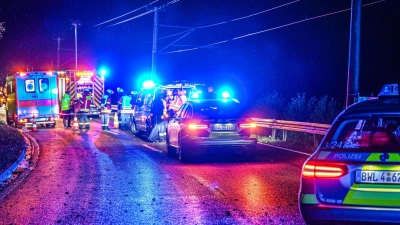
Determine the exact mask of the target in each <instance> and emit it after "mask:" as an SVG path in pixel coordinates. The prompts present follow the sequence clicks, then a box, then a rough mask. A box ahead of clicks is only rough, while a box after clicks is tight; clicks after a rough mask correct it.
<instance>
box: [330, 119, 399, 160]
mask: <svg viewBox="0 0 400 225" xmlns="http://www.w3.org/2000/svg"><path fill="white" fill-rule="evenodd" d="M332 129H333V132H331V133H330V134H329V135H328V136H327V137H326V138H325V140H324V143H322V148H323V149H329V150H339V151H343V150H349V151H354V150H362V151H397V152H400V118H399V117H378V118H360V119H349V120H344V121H343V122H341V123H340V124H339V125H337V126H335V127H333V128H332Z"/></svg>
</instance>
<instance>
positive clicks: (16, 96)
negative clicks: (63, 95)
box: [6, 71, 59, 127]
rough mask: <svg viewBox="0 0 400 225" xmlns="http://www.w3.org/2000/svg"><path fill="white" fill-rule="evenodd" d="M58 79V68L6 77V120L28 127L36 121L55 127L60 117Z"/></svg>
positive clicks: (11, 123) (12, 123)
mask: <svg viewBox="0 0 400 225" xmlns="http://www.w3.org/2000/svg"><path fill="white" fill-rule="evenodd" d="M57 78H58V74H57V72H55V71H32V72H18V73H16V74H14V75H11V76H8V77H6V89H7V105H6V114H7V123H8V124H9V125H11V126H14V127H22V126H24V125H25V126H27V127H29V126H32V123H33V121H35V122H36V123H37V124H41V125H45V126H46V127H55V125H56V119H57V117H58V116H59V101H58V98H59V97H58V95H59V94H58V87H57Z"/></svg>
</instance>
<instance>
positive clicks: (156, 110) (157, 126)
mask: <svg viewBox="0 0 400 225" xmlns="http://www.w3.org/2000/svg"><path fill="white" fill-rule="evenodd" d="M165 98H166V94H165V93H164V92H161V93H158V94H157V96H156V98H155V99H154V102H153V107H151V114H152V115H151V122H152V125H153V130H152V131H151V133H150V135H149V140H150V141H151V142H156V141H164V140H165V128H166V122H165V121H164V118H165V116H166V109H167V103H166V101H165Z"/></svg>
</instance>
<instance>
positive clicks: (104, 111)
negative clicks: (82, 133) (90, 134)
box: [100, 89, 114, 130]
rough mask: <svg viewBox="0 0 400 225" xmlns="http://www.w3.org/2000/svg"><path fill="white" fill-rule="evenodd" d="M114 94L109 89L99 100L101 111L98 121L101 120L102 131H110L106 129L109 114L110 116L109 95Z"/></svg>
mask: <svg viewBox="0 0 400 225" xmlns="http://www.w3.org/2000/svg"><path fill="white" fill-rule="evenodd" d="M112 94H114V92H113V91H112V90H110V89H108V90H107V92H106V94H104V95H103V97H102V98H101V103H100V106H101V111H100V120H101V129H102V130H111V129H110V128H109V127H108V123H109V122H110V114H111V95H112Z"/></svg>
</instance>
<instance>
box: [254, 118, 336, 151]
mask: <svg viewBox="0 0 400 225" xmlns="http://www.w3.org/2000/svg"><path fill="white" fill-rule="evenodd" d="M252 119H253V120H254V121H255V122H256V124H257V126H258V127H263V128H270V129H272V139H275V138H276V130H277V129H279V130H283V132H282V140H283V141H286V139H287V131H297V132H303V133H310V134H314V146H318V138H317V137H316V135H325V134H326V133H327V132H328V130H329V128H330V127H331V125H330V124H321V123H306V122H297V121H288V120H275V119H260V118H252Z"/></svg>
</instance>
